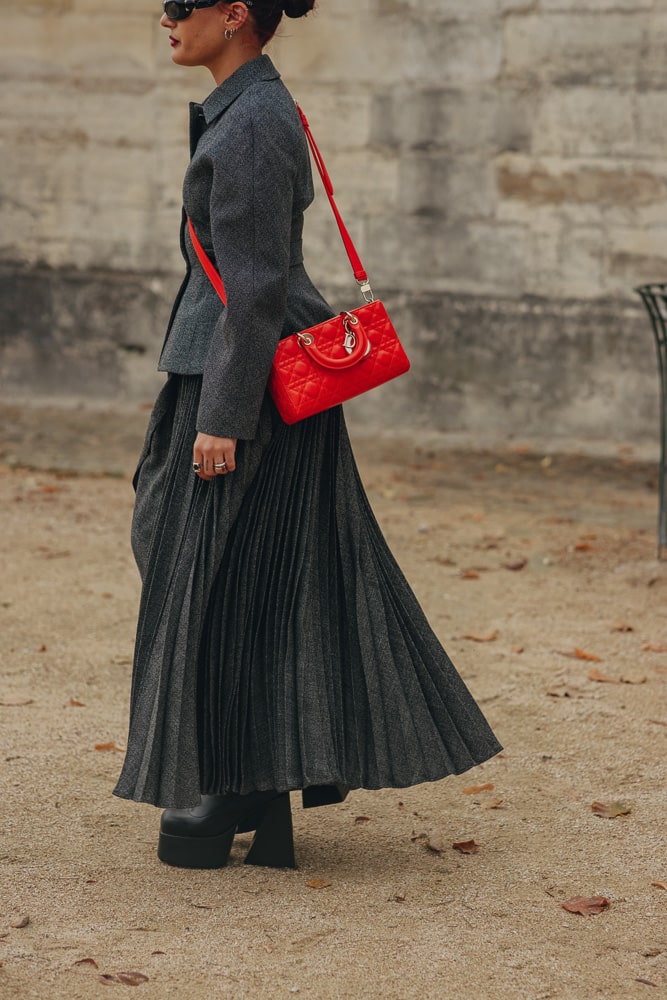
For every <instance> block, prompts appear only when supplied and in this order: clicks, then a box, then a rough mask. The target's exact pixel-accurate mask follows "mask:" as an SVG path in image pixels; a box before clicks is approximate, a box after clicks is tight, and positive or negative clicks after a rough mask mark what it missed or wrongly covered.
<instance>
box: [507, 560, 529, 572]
mask: <svg viewBox="0 0 667 1000" xmlns="http://www.w3.org/2000/svg"><path fill="white" fill-rule="evenodd" d="M527 565H528V560H527V559H515V560H514V561H513V562H506V563H503V569H509V570H512V572H514V573H518V572H519V570H521V569H525V568H526V566H527Z"/></svg>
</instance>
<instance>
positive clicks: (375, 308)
mask: <svg viewBox="0 0 667 1000" xmlns="http://www.w3.org/2000/svg"><path fill="white" fill-rule="evenodd" d="M297 108H298V110H299V114H300V116H301V121H302V123H303V127H304V130H305V133H306V138H307V139H308V145H309V146H310V149H311V152H312V154H313V159H314V160H315V163H316V165H317V169H318V170H319V172H320V176H321V178H322V181H323V182H324V187H325V190H326V192H327V195H328V198H329V201H330V203H331V208H332V210H333V213H334V216H335V217H336V222H337V223H338V228H339V229H340V234H341V236H342V238H343V243H344V244H345V249H346V251H347V255H348V257H349V258H350V264H351V265H352V270H353V272H354V276H355V278H356V279H357V281H358V283H359V285H360V287H361V293H362V295H363V297H364V300H365V305H363V306H360V307H359V308H358V309H352V310H350V311H349V312H342V313H340V314H339V315H338V316H334V317H333V318H332V319H329V320H325V321H324V323H318V324H317V325H316V326H311V327H310V328H309V329H307V330H300V331H299V333H294V334H292V335H291V336H289V337H285V338H284V339H283V340H281V341H280V343H279V344H278V349H277V351H276V356H275V358H274V361H273V366H272V368H271V374H270V376H269V385H268V388H269V392H270V393H271V395H272V397H273V401H274V402H275V404H276V407H277V409H278V412H279V413H280V416H281V417H282V419H283V420H284V421H285V423H286V424H295V423H297V422H298V421H299V420H304V419H305V418H306V417H312V416H313V415H314V414H316V413H321V412H322V411H323V410H328V409H330V407H332V406H338V404H339V403H344V402H345V401H346V400H348V399H352V398H353V397H354V396H359V395H361V393H363V392H367V391H368V390H369V389H374V388H375V387H376V386H378V385H383V384H384V383H385V382H389V381H390V380H391V379H393V378H397V376H399V375H403V374H404V373H405V372H406V371H408V369H409V367H410V362H409V360H408V358H407V355H406V353H405V351H404V350H403V348H402V346H401V343H400V341H399V339H398V336H397V334H396V331H395V329H394V327H393V325H392V322H391V320H390V319H389V316H388V315H387V310H386V309H385V307H384V306H383V305H382V303H381V302H380V301H379V300H376V299H375V298H374V297H373V291H372V289H371V286H370V282H369V280H368V275H367V273H366V271H365V270H364V267H363V265H362V263H361V259H360V258H359V254H358V253H357V251H356V249H355V246H354V243H353V242H352V239H351V237H350V234H349V233H348V231H347V229H346V227H345V223H344V222H343V219H342V217H341V214H340V212H339V211H338V206H337V205H336V202H335V200H334V189H333V184H332V183H331V178H330V177H329V174H328V171H327V169H326V167H325V165H324V161H323V160H322V154H321V153H320V151H319V149H318V147H317V144H316V142H315V139H314V138H313V135H312V133H311V131H310V126H309V124H308V120H307V118H306V116H305V114H304V113H303V111H302V110H301V108H299V107H298V105H297ZM188 227H189V230H190V238H191V240H192V245H193V247H194V249H195V252H196V254H197V256H198V258H199V261H200V263H201V265H202V267H203V268H204V270H205V272H206V274H207V275H208V277H209V279H210V281H211V283H212V285H213V287H214V288H215V290H216V292H217V293H218V295H219V296H220V298H221V299H222V301H223V303H224V304H225V305H226V304H227V297H226V295H225V288H224V285H223V282H222V278H221V277H220V275H219V273H218V272H217V271H216V269H215V267H214V266H213V263H212V261H211V260H210V258H209V257H208V255H207V253H206V251H205V250H204V248H203V247H202V245H201V243H200V242H199V239H198V237H197V234H196V232H195V229H194V226H193V225H192V222H191V221H190V219H188Z"/></svg>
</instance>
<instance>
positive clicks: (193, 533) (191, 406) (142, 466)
mask: <svg viewBox="0 0 667 1000" xmlns="http://www.w3.org/2000/svg"><path fill="white" fill-rule="evenodd" d="M200 390H201V377H200V376H196V375H186V376H184V375H171V376H170V377H169V378H168V380H167V382H166V384H165V386H164V388H163V390H162V392H161V393H160V395H159V397H158V399H157V402H156V405H155V408H154V411H153V414H152V416H151V419H150V423H149V427H148V432H147V435H146V441H145V444H144V448H143V452H142V454H141V457H140V461H139V465H138V467H137V472H136V474H135V478H134V486H135V489H136V505H135V511H134V518H133V524H132V544H133V550H134V553H135V557H136V560H137V563H138V566H139V570H140V573H141V577H142V583H143V588H142V597H141V606H140V613H139V622H138V628H137V637H136V646H135V660H134V670H133V679H132V691H131V700H130V728H129V737H128V745H127V754H126V758H125V763H124V766H123V769H122V772H121V775H120V778H119V780H118V783H117V785H116V788H115V789H114V794H116V795H119V796H121V797H123V798H128V799H134V800H136V801H140V802H150V803H152V804H154V805H156V806H160V807H168V806H172V807H177V808H185V807H189V806H192V805H195V804H197V803H198V802H199V795H200V792H204V793H208V794H224V793H226V792H230V791H231V792H239V793H242V794H245V793H248V792H252V791H255V790H264V789H276V790H277V791H287V790H295V789H304V788H308V787H309V786H317V785H342V786H346V787H347V788H350V789H353V788H403V787H407V786H409V785H415V784H418V783H420V782H424V781H435V780H437V779H439V778H443V777H444V776H446V775H448V774H460V773H461V772H463V771H466V770H467V769H469V768H471V767H473V766H474V765H476V764H480V763H482V762H483V761H485V760H488V759H489V758H490V757H492V756H494V755H495V754H496V753H498V751H499V750H500V749H501V746H500V744H499V743H498V741H497V740H496V738H495V736H494V734H493V733H492V731H491V729H490V728H489V726H488V724H487V722H486V720H485V718H484V716H483V715H482V713H481V711H480V709H479V708H478V706H477V705H476V703H475V701H474V699H473V698H472V696H471V694H470V692H469V691H468V689H467V688H466V686H465V684H464V683H463V681H462V680H461V678H460V677H459V675H458V673H457V672H456V669H455V668H454V666H453V664H452V663H451V661H450V659H449V657H448V656H447V654H446V652H445V651H444V649H443V648H442V646H441V645H440V642H439V641H438V639H437V638H436V636H435V635H434V633H433V631H432V630H431V628H430V626H429V624H428V622H427V621H426V618H425V616H424V613H423V611H422V610H421V608H420V606H419V604H418V602H417V599H416V598H415V596H414V594H413V593H412V591H411V589H410V586H409V585H408V583H407V581H406V579H405V577H404V576H403V574H402V573H401V571H400V569H399V567H398V565H397V564H396V562H395V560H394V558H393V556H392V555H391V552H390V551H389V548H388V547H387V543H386V542H385V540H384V538H383V536H382V533H381V531H380V529H379V527H378V524H377V522H376V520H375V518H374V516H373V513H372V511H371V508H370V506H369V503H368V499H367V497H366V494H365V492H364V489H363V486H362V483H361V480H360V478H359V474H358V472H357V468H356V465H355V461H354V458H353V455H352V451H351V448H350V443H349V439H348V436H347V431H346V429H345V423H344V419H343V413H342V409H341V408H340V407H338V408H336V409H333V410H329V411H327V412H325V413H321V414H318V415H317V416H315V417H311V418H310V419H308V420H304V421H303V422H301V423H298V424H295V425H293V426H287V425H286V424H284V423H283V422H282V421H281V420H280V417H279V416H278V414H277V412H276V410H275V408H274V406H273V403H272V402H271V400H270V398H269V397H268V396H267V397H266V400H265V403H264V406H263V409H262V413H261V417H260V423H259V429H258V433H257V436H256V437H255V439H254V440H252V441H240V442H239V444H238V448H237V458H236V462H237V470H236V472H234V473H232V474H228V475H226V476H218V477H216V478H215V479H214V480H212V481H211V482H210V483H206V482H204V481H202V480H201V479H199V478H198V477H197V476H195V475H194V473H193V471H192V445H193V442H194V439H195V436H196V430H195V421H196V415H197V407H198V403H199V394H200Z"/></svg>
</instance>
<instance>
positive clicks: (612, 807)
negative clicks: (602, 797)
mask: <svg viewBox="0 0 667 1000" xmlns="http://www.w3.org/2000/svg"><path fill="white" fill-rule="evenodd" d="M591 809H592V810H593V813H594V814H595V815H596V816H602V817H603V818H604V819H616V817H617V816H627V815H628V814H629V813H631V812H632V809H631V808H630V806H628V805H626V804H625V803H624V802H610V803H608V804H607V803H605V802H593V804H592V805H591Z"/></svg>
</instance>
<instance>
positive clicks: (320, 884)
mask: <svg viewBox="0 0 667 1000" xmlns="http://www.w3.org/2000/svg"><path fill="white" fill-rule="evenodd" d="M331 884H332V883H331V882H327V880H326V879H323V878H311V879H310V880H309V881H308V882H306V885H307V886H308V888H309V889H328V888H329V886H330V885H331Z"/></svg>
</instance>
